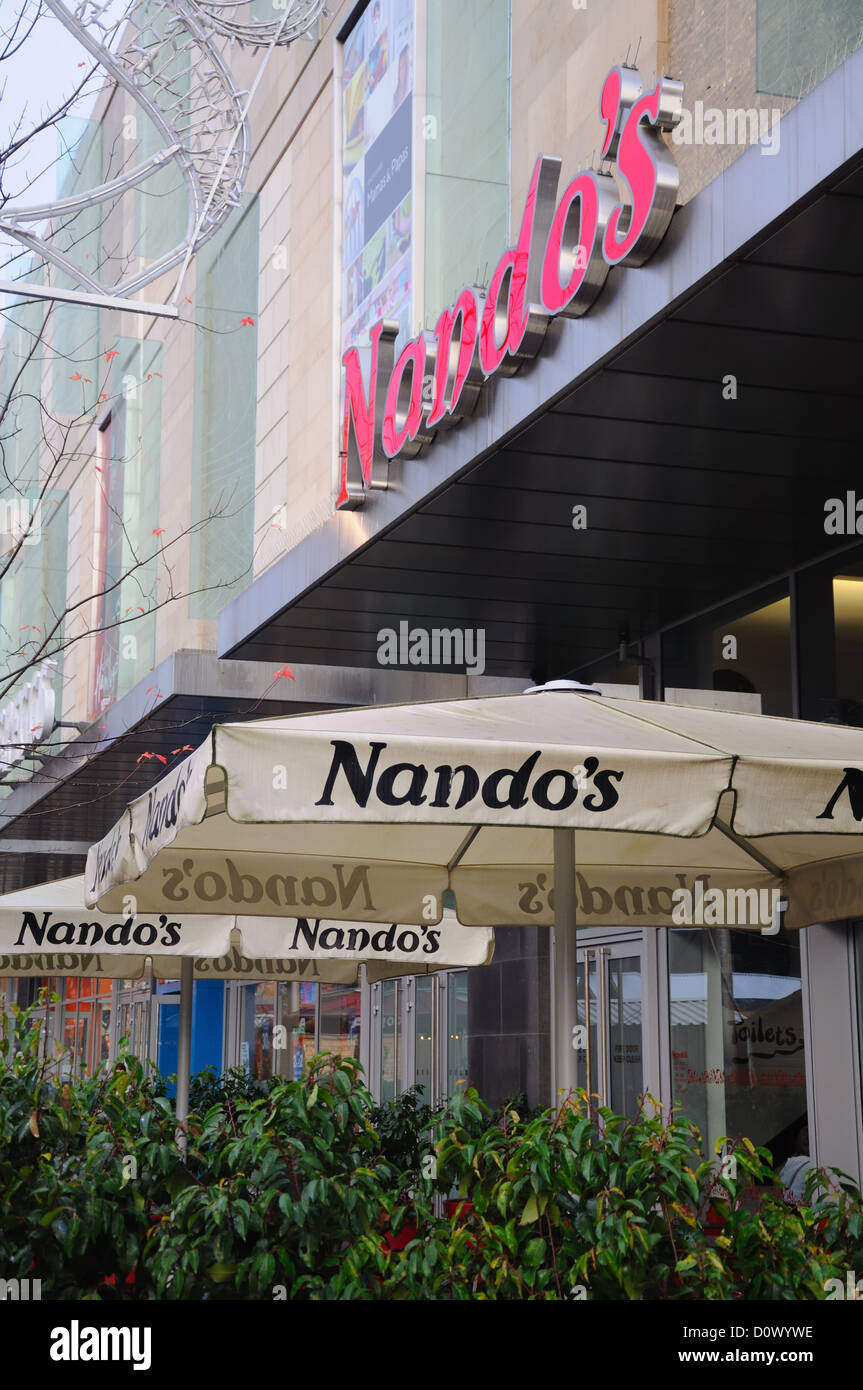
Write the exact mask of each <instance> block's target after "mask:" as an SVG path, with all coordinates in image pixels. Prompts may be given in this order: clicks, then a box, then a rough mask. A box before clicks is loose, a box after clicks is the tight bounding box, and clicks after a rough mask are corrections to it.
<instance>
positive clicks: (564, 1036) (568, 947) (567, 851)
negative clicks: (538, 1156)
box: [553, 828, 578, 1102]
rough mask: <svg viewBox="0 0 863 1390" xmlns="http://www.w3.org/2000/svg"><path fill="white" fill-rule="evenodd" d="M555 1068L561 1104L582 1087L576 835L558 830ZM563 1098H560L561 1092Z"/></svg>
mask: <svg viewBox="0 0 863 1390" xmlns="http://www.w3.org/2000/svg"><path fill="white" fill-rule="evenodd" d="M553 833H554V1039H555V1048H554V1066H555V1086H556V1089H557V1091H558V1096H557V1100H558V1102H559V1101H560V1100H562V1099H565V1098H566V1096H567V1095H568V1094H569V1092H570V1091H573V1090H575V1087H576V1085H577V1084H578V1067H577V1059H576V1054H575V1047H574V1046H573V1044H574V1041H575V1029H576V1027H577V1025H578V1007H577V999H576V961H575V831H574V830H571V829H568V828H565V829H555V830H554V832H553ZM561 1091H562V1092H563V1096H562V1097H561V1096H560V1094H559V1093H560V1092H561Z"/></svg>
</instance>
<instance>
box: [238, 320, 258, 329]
mask: <svg viewBox="0 0 863 1390" xmlns="http://www.w3.org/2000/svg"><path fill="white" fill-rule="evenodd" d="M249 326H251V327H252V328H254V326H255V320H254V319H243V322H242V323H241V324H240V327H241V328H246V327H249Z"/></svg>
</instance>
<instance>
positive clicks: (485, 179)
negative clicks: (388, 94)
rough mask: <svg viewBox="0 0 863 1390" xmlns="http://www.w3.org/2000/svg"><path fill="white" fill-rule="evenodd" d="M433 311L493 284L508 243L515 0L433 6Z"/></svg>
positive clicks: (428, 295)
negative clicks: (466, 289) (469, 289)
mask: <svg viewBox="0 0 863 1390" xmlns="http://www.w3.org/2000/svg"><path fill="white" fill-rule="evenodd" d="M428 10H429V13H428V38H427V44H428V47H427V72H426V79H427V89H428V95H427V103H426V117H425V121H424V124H423V136H424V148H425V155H426V236H425V306H426V309H425V319H426V325H427V326H428V327H433V326H434V324H435V322H436V321H437V317H438V315H439V313H440V311H441V310H442V309H443V308H444V307H445V306H446V305H447V304H450V303H451V302H452V301H453V300H454V299H455V298H456V296H457V295H458V293H459V291H460V290H461V289H462V288H463V286H464V285H470V284H477V285H484V284H487V283H488V281H489V278H490V275H491V270H492V269H493V268H494V266H495V265H496V263H497V261H498V259H499V257H500V256H501V254H502V252H503V250H504V249H505V247H506V241H507V226H508V209H509V120H508V110H509V33H510V0H463V3H462V4H461V5H460V6H459V21H458V23H457V24H454V23H453V22H452V15H451V13H449V10H448V7H447V6H446V5H429V7H428Z"/></svg>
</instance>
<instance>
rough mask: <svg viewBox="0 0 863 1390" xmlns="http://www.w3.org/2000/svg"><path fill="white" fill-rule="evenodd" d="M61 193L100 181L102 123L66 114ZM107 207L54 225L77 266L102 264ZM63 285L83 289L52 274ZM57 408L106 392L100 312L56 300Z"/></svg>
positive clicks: (72, 411)
mask: <svg viewBox="0 0 863 1390" xmlns="http://www.w3.org/2000/svg"><path fill="white" fill-rule="evenodd" d="M57 138H58V159H57V197H58V198H69V197H72V195H73V194H76V193H80V192H83V191H85V190H86V189H88V188H95V187H97V186H98V185H99V184H100V183H101V182H102V127H101V124H100V123H99V122H98V121H90V120H82V119H80V118H78V117H73V116H67V117H65V118H64V119H63V120H62V121H61V122H60V123H59V125H58V128H57ZM104 218H105V208H104V207H103V206H101V205H100V204H98V203H93V204H91V205H90V206H85V207H83V208H82V209H81V211H80V212H75V213H70V214H68V215H66V216H65V217H64V218H63V220H62V222H61V223H60V225H59V226H57V227H56V229H55V231H54V235H53V238H52V241H53V244H54V245H55V246H56V247H57V249H58V250H60V251H65V252H68V253H69V255H70V256H71V258H72V259H73V260H74V261H76V262H77V263H78V264H79V265H86V266H87V268H88V269H90V267H92V272H93V274H94V275H96V274H97V273H98V270H99V267H100V266H101V264H102V225H103V222H104ZM54 282H55V284H56V285H58V286H59V287H60V288H61V289H66V290H69V289H80V288H81V286H80V285H79V284H78V283H77V281H75V280H73V279H72V277H71V276H69V275H64V273H63V272H62V271H60V270H55V272H54ZM52 336H53V347H54V354H55V356H54V361H53V371H52V386H53V390H52V398H53V405H54V409H55V410H57V411H60V412H62V413H64V414H67V415H75V416H77V415H81V414H83V413H84V412H86V411H88V410H91V409H92V408H93V406H94V405H95V404H96V402H97V400H98V397H99V394H100V392H101V391H102V390H103V387H102V385H101V384H100V380H99V375H100V369H101V364H100V362H99V310H98V309H93V308H90V307H89V306H87V305H81V304H55V305H54V309H53V329H52Z"/></svg>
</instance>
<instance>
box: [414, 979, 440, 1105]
mask: <svg viewBox="0 0 863 1390" xmlns="http://www.w3.org/2000/svg"><path fill="white" fill-rule="evenodd" d="M433 1000H434V981H433V979H432V978H431V976H430V975H416V976H415V977H414V1081H415V1083H416V1085H417V1086H421V1087H422V1096H423V1100H426V1101H430V1100H432V1099H436V1097H434V1098H433V1097H432V1044H433V1021H432V1020H433V1014H432V1010H433Z"/></svg>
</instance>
